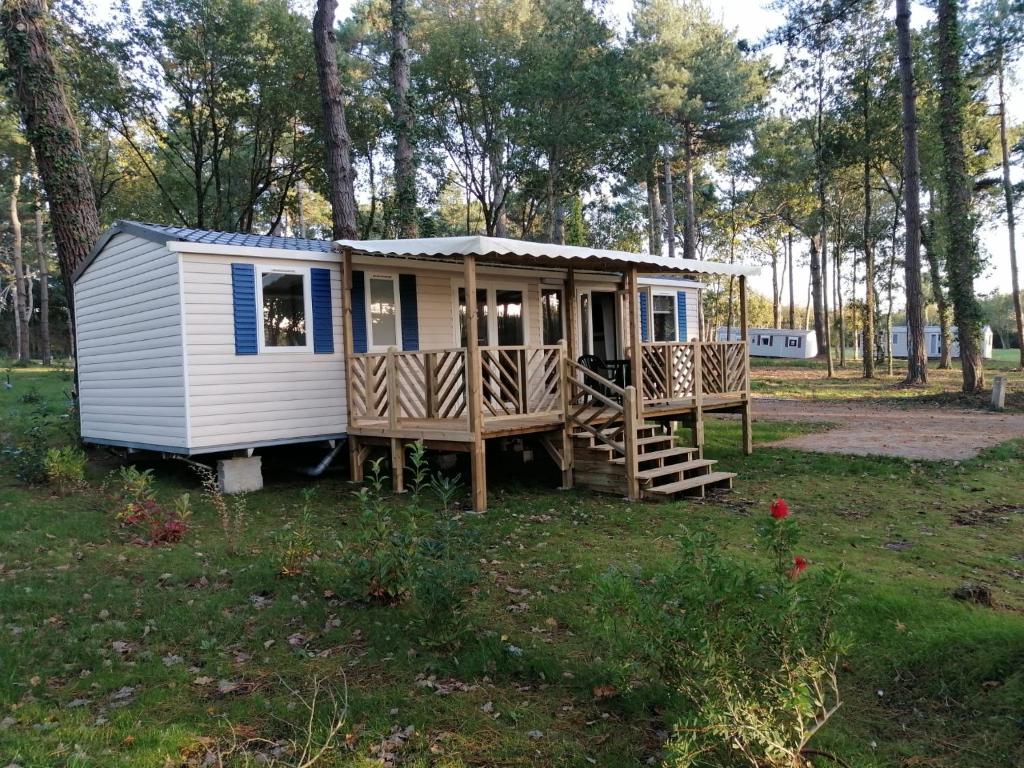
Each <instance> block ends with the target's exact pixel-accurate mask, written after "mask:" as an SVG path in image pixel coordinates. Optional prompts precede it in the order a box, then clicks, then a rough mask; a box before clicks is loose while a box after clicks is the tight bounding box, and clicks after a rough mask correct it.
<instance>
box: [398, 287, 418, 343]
mask: <svg viewBox="0 0 1024 768" xmlns="http://www.w3.org/2000/svg"><path fill="white" fill-rule="evenodd" d="M398 302H399V306H401V308H402V349H404V350H406V351H407V352H415V351H416V350H418V349H419V348H420V321H419V317H418V314H417V311H416V275H399V276H398Z"/></svg>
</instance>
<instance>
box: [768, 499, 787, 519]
mask: <svg viewBox="0 0 1024 768" xmlns="http://www.w3.org/2000/svg"><path fill="white" fill-rule="evenodd" d="M771 511H772V517H774V518H775V519H776V520H781V519H782V518H784V517H789V504H787V503H786V501H785V500H784V499H776V500H775V501H773V502H772V507H771Z"/></svg>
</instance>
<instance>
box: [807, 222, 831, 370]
mask: <svg viewBox="0 0 1024 768" xmlns="http://www.w3.org/2000/svg"><path fill="white" fill-rule="evenodd" d="M810 242H811V295H812V297H813V301H812V306H813V308H814V336H815V340H816V341H817V342H818V357H821V356H822V355H824V354H825V353H826V352H827V351H828V343H827V342H826V340H825V322H824V312H823V311H822V302H821V299H822V296H821V249H820V247H819V246H820V243H821V235H820V234H816V235H811V238H810Z"/></svg>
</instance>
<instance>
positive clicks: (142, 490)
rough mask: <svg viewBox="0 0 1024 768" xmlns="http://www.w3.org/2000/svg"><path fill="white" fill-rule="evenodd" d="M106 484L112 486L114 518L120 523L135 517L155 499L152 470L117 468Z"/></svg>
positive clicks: (128, 467) (133, 467)
mask: <svg viewBox="0 0 1024 768" xmlns="http://www.w3.org/2000/svg"><path fill="white" fill-rule="evenodd" d="M108 483H109V484H110V485H113V486H114V492H113V495H114V505H115V506H114V517H115V518H116V519H117V520H118V522H121V523H123V522H125V521H126V520H128V519H129V518H131V517H133V516H135V515H137V514H138V513H139V510H140V509H142V508H143V507H145V506H147V504H149V503H150V502H152V501H153V500H154V499H155V497H156V490H155V489H154V488H153V470H152V469H144V470H140V469H139V468H138V467H136V466H135V465H134V464H131V465H129V466H127V467H118V468H117V469H116V470H114V471H113V472H112V473H111V474H110V477H109V479H108Z"/></svg>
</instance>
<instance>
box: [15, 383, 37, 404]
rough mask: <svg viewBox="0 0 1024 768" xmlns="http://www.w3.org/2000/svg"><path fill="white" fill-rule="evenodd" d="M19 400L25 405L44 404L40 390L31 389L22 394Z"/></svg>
mask: <svg viewBox="0 0 1024 768" xmlns="http://www.w3.org/2000/svg"><path fill="white" fill-rule="evenodd" d="M18 400H19V401H21V402H22V403H24V404H25V405H36V404H37V403H41V402H43V396H42V395H40V394H39V390H38V389H36V388H35V387H30V388H29V389H28V391H27V392H24V393H22V395H21V397H19V398H18Z"/></svg>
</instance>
